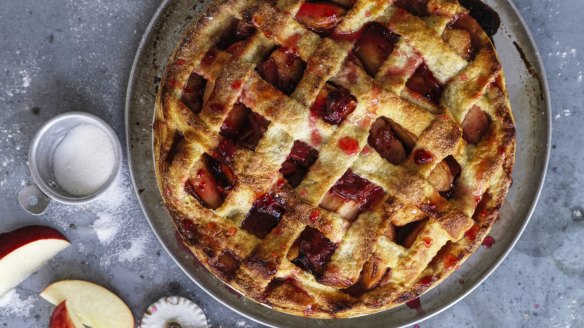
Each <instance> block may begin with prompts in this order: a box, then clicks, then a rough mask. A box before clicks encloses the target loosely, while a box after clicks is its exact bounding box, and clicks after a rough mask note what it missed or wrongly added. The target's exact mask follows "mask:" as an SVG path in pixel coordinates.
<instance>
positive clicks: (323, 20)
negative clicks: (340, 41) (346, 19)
mask: <svg viewBox="0 0 584 328" xmlns="http://www.w3.org/2000/svg"><path fill="white" fill-rule="evenodd" d="M346 13H347V10H346V9H345V8H343V7H341V6H339V5H337V4H334V3H328V2H305V3H304V4H303V5H302V6H301V7H300V10H298V13H297V14H296V19H297V20H298V21H299V22H300V23H302V24H304V25H305V26H306V27H308V28H309V29H311V30H313V31H314V32H316V33H318V34H321V35H323V34H326V33H328V32H330V31H331V30H332V29H333V28H334V27H335V26H337V24H338V23H339V22H340V21H341V19H343V16H345V14H346Z"/></svg>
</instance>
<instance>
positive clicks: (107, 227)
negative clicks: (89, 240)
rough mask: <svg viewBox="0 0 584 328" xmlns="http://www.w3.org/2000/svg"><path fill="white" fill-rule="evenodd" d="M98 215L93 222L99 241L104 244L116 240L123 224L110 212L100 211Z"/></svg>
mask: <svg viewBox="0 0 584 328" xmlns="http://www.w3.org/2000/svg"><path fill="white" fill-rule="evenodd" d="M97 217H98V219H97V220H95V221H94V222H93V228H94V229H95V233H96V234H97V238H99V241H100V242H101V243H102V244H103V245H108V244H109V243H111V242H112V241H113V240H114V238H115V237H116V235H117V234H118V232H119V231H120V228H121V227H122V226H121V224H120V223H119V221H116V218H114V217H113V216H112V215H111V214H110V213H107V212H99V213H97Z"/></svg>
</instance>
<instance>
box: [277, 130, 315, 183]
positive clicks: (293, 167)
mask: <svg viewBox="0 0 584 328" xmlns="http://www.w3.org/2000/svg"><path fill="white" fill-rule="evenodd" d="M317 158H318V151H317V150H316V149H314V148H312V147H310V146H309V145H307V144H306V143H304V142H302V141H298V140H296V141H294V146H293V147H292V150H291V151H290V154H289V155H288V158H286V161H284V163H282V167H281V168H280V173H282V175H283V176H284V178H286V180H288V183H290V185H291V186H292V187H296V186H298V185H299V184H300V182H301V181H302V179H303V178H304V176H305V175H306V172H308V169H309V168H310V166H312V164H314V162H316V159H317Z"/></svg>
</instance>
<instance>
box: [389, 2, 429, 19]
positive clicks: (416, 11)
mask: <svg viewBox="0 0 584 328" xmlns="http://www.w3.org/2000/svg"><path fill="white" fill-rule="evenodd" d="M393 5H394V6H396V7H398V8H401V9H403V10H406V11H408V12H409V13H411V14H412V15H416V16H419V17H424V16H428V0H395V2H394V3H393Z"/></svg>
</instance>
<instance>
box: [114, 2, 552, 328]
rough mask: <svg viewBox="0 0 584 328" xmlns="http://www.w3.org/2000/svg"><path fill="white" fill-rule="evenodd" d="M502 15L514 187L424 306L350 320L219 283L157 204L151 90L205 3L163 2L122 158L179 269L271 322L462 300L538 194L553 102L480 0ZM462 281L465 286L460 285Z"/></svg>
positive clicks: (503, 7)
mask: <svg viewBox="0 0 584 328" xmlns="http://www.w3.org/2000/svg"><path fill="white" fill-rule="evenodd" d="M485 2H486V3H487V4H489V5H491V7H493V9H495V10H496V11H497V12H498V13H499V15H500V18H501V21H502V27H501V29H500V30H499V32H498V33H497V34H496V35H495V37H494V41H495V45H496V47H497V50H498V53H499V57H500V59H501V62H502V64H503V67H504V69H505V74H506V77H507V86H508V90H509V97H510V99H511V104H512V108H513V113H514V115H515V120H516V128H517V155H516V164H515V169H514V172H513V186H512V187H511V190H510V192H509V196H508V197H507V200H506V202H505V203H504V205H503V208H502V210H501V217H500V219H499V221H498V222H497V223H496V224H495V226H494V228H493V230H492V232H491V236H493V237H494V238H495V240H496V243H495V244H494V246H493V247H492V248H490V249H486V248H484V247H481V248H480V249H479V250H478V251H477V252H476V253H475V254H473V255H472V256H471V257H470V259H469V260H467V261H466V262H465V263H464V264H463V265H462V266H461V268H460V269H459V270H458V271H456V272H455V273H454V274H453V275H451V276H450V277H449V278H448V279H446V280H445V281H444V282H442V283H441V284H440V285H438V286H437V287H435V288H434V289H432V290H431V291H429V292H427V293H426V294H424V295H422V296H421V298H420V299H421V302H422V304H423V309H424V310H423V311H415V310H412V309H410V308H408V307H406V306H403V305H402V306H399V307H396V308H393V309H390V310H386V311H383V312H379V313H376V314H371V315H367V316H362V317H356V318H351V319H336V320H318V319H310V318H302V317H297V316H292V315H288V314H285V313H281V312H278V311H275V310H272V309H270V308H268V307H266V306H264V305H260V304H258V303H256V302H254V301H252V300H249V299H247V298H245V297H241V296H240V295H236V294H235V293H232V292H231V291H229V289H228V288H225V285H224V284H223V283H222V282H221V281H220V280H219V279H217V278H215V276H213V274H211V273H210V272H208V271H207V270H206V269H205V268H203V267H202V266H201V265H198V264H197V261H196V260H195V259H194V258H193V255H191V254H190V253H189V252H188V251H185V248H184V247H181V245H180V242H179V241H178V240H177V238H176V233H175V229H174V226H173V224H172V221H171V218H170V216H169V214H168V212H167V211H166V208H165V207H164V205H163V203H162V198H161V196H160V193H159V191H158V187H157V183H156V177H155V173H154V163H153V156H152V129H151V127H152V121H153V117H154V116H153V115H154V102H155V97H156V88H157V86H158V82H159V81H160V77H161V76H162V72H163V70H164V66H165V65H166V61H167V60H168V58H169V56H170V54H171V52H172V51H173V49H174V47H175V45H176V44H177V42H178V40H179V38H180V37H181V35H182V33H183V31H184V30H185V29H186V28H187V27H188V26H189V25H190V24H191V23H192V22H193V21H194V20H195V19H196V18H197V16H198V15H199V14H200V12H201V10H202V9H203V8H204V6H205V2H199V1H192V0H166V1H163V3H162V4H161V5H160V8H159V9H158V11H157V12H156V14H155V15H154V17H153V18H152V21H151V22H150V24H149V26H148V28H147V29H146V32H145V34H144V36H143V38H142V41H141V43H140V46H139V48H138V51H137V54H136V57H135V59H134V64H133V67H132V71H131V74H130V80H129V83H128V90H127V95H126V122H125V123H126V134H127V135H126V137H127V145H128V161H129V164H130V170H131V174H132V180H133V183H134V188H135V190H136V192H137V195H138V199H139V201H140V204H141V206H142V209H143V211H144V214H145V216H146V218H147V219H148V221H149V223H150V225H151V226H152V229H153V230H154V233H155V234H156V236H157V237H158V239H159V240H160V242H161V243H162V245H163V246H164V248H165V249H166V250H167V251H168V253H169V254H170V256H171V257H172V258H173V259H174V260H175V261H176V263H177V264H178V265H179V267H181V268H182V270H183V271H184V272H185V273H186V274H187V275H188V276H189V277H190V278H191V279H192V280H193V281H194V282H195V283H196V284H197V285H198V286H199V287H201V288H202V289H203V290H205V291H206V292H207V293H209V294H210V295H211V296H213V297H214V298H215V299H217V300H218V301H219V302H221V303H222V304H224V305H225V306H227V307H229V308H230V309H232V310H233V311H235V312H237V313H239V314H241V315H243V316H245V317H248V318H250V319H252V320H255V321H257V322H260V323H262V324H265V325H268V326H273V327H304V326H319V327H333V326H334V327H356V326H358V325H362V326H363V327H390V326H396V327H398V326H404V325H411V324H414V323H416V322H419V321H422V320H424V319H426V318H429V317H431V316H433V315H436V314H437V313H440V312H441V311H444V310H446V309H447V308H448V307H450V306H452V305H453V304H455V303H457V302H458V301H460V300H461V299H462V298H464V297H465V296H466V295H468V294H469V293H470V292H471V291H473V290H474V289H475V288H476V287H477V286H478V285H479V284H480V283H481V282H483V281H484V280H485V279H486V278H487V277H488V276H489V275H490V274H491V273H492V272H493V271H494V270H495V269H496V268H497V266H498V265H499V264H500V263H501V262H502V261H503V259H504V258H505V256H506V255H507V254H508V253H509V251H510V250H511V249H512V248H513V246H514V245H515V243H516V242H517V240H518V239H519V237H520V235H521V233H522V232H523V230H524V228H525V226H526V225H527V222H528V221H529V218H530V217H531V214H532V213H533V210H534V208H535V204H536V202H537V199H538V197H539V194H540V191H541V188H542V184H543V181H544V175H545V172H546V168H547V163H548V157H549V151H550V144H551V107H550V99H549V92H548V87H547V82H546V78H545V72H544V69H543V64H542V62H541V59H540V56H539V53H538V52H537V48H536V46H535V43H534V41H533V39H532V37H531V35H530V33H529V30H528V28H527V27H526V24H525V22H524V21H523V20H522V18H521V16H520V15H519V13H518V10H517V8H515V6H514V5H513V3H511V2H510V1H506V0H488V1H485ZM461 279H463V280H464V284H461V283H459V281H460V280H461Z"/></svg>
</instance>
